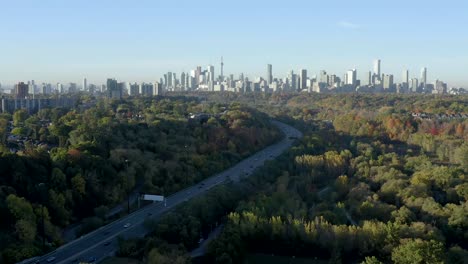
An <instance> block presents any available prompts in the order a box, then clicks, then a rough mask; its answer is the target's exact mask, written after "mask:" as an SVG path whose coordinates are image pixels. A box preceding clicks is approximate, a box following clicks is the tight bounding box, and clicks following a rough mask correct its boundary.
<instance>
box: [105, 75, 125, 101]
mask: <svg viewBox="0 0 468 264" xmlns="http://www.w3.org/2000/svg"><path fill="white" fill-rule="evenodd" d="M123 86H124V83H121V84H119V83H117V80H115V79H107V97H108V98H113V99H122V90H123Z"/></svg>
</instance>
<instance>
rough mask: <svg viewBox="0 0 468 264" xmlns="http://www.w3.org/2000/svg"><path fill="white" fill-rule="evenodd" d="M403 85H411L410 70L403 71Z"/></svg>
mask: <svg viewBox="0 0 468 264" xmlns="http://www.w3.org/2000/svg"><path fill="white" fill-rule="evenodd" d="M401 82H402V83H406V84H409V71H408V70H404V71H403V75H402V80H401Z"/></svg>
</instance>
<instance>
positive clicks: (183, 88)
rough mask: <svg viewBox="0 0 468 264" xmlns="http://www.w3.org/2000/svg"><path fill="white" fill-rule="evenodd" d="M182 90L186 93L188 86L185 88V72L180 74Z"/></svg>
mask: <svg viewBox="0 0 468 264" xmlns="http://www.w3.org/2000/svg"><path fill="white" fill-rule="evenodd" d="M180 88H181V90H182V91H185V89H186V86H185V72H182V73H181V74H180Z"/></svg>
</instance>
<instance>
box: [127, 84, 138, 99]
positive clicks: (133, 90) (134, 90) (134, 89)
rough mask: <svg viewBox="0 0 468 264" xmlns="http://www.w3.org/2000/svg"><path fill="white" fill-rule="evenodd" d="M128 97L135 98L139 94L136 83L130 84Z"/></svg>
mask: <svg viewBox="0 0 468 264" xmlns="http://www.w3.org/2000/svg"><path fill="white" fill-rule="evenodd" d="M129 93H130V96H137V95H139V94H140V87H139V85H138V84H137V83H133V84H130V91H129Z"/></svg>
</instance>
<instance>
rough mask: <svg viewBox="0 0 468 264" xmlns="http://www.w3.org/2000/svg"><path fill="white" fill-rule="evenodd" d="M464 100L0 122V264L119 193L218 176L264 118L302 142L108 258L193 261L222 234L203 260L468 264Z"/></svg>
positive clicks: (340, 99) (258, 97)
mask: <svg viewBox="0 0 468 264" xmlns="http://www.w3.org/2000/svg"><path fill="white" fill-rule="evenodd" d="M467 102H468V97H466V96H439V95H395V94H382V95H369V94H346V95H342V94H340V95H333V94H330V95H326V94H325V95H324V94H281V93H278V94H262V93H250V94H234V93H194V94H187V95H184V96H182V95H177V94H173V95H171V96H168V97H164V98H158V99H154V98H153V99H150V98H146V99H144V98H131V99H127V100H124V101H106V100H95V99H94V98H82V100H81V102H80V104H79V105H78V107H77V108H76V109H75V110H72V111H65V110H63V109H45V110H42V111H40V112H39V113H37V114H34V115H30V114H28V113H27V112H24V111H18V112H16V113H14V114H13V115H6V114H4V115H0V124H2V125H4V126H1V129H2V130H0V139H1V140H2V141H1V142H2V145H1V147H2V154H1V156H0V175H2V178H1V179H0V180H1V182H0V195H1V196H2V199H1V200H0V202H1V204H0V210H2V211H1V214H2V216H3V215H5V216H7V217H3V218H2V219H1V220H0V228H1V229H0V230H1V232H0V235H1V236H2V238H4V239H2V240H1V242H0V244H1V246H0V249H2V252H1V253H2V258H3V261H5V262H14V261H17V260H19V259H22V258H26V257H28V256H33V255H35V254H40V253H41V252H42V250H49V249H50V248H53V247H55V246H57V245H59V244H60V243H62V241H61V240H62V239H61V236H60V232H61V230H62V229H63V228H65V227H66V226H67V225H69V224H70V223H76V222H79V221H84V222H85V223H88V224H90V225H91V226H98V225H99V224H102V223H104V222H105V217H103V215H105V214H106V212H107V211H108V210H109V208H111V207H112V206H113V205H115V204H118V203H119V202H121V201H122V200H124V199H125V197H126V194H127V192H128V190H129V189H130V190H135V189H139V188H141V190H143V191H145V192H149V193H158V194H164V195H167V194H170V193H173V192H175V191H177V190H179V189H181V188H184V187H185V186H189V185H191V184H194V183H196V182H198V181H200V180H202V179H203V178H205V177H208V176H210V175H211V174H213V173H215V172H217V171H220V170H222V169H224V168H227V167H229V166H230V165H232V164H234V163H236V162H238V161H239V160H241V159H242V158H244V157H246V156H248V155H250V154H252V153H253V152H255V151H256V150H259V149H261V148H263V147H265V146H267V145H269V144H271V143H273V142H275V141H276V140H278V139H279V138H280V136H281V135H280V133H279V132H278V131H277V130H276V129H275V128H274V127H273V126H272V125H271V124H270V123H269V119H270V118H273V119H277V120H280V121H283V122H285V123H288V124H290V125H292V126H294V127H295V128H297V129H300V130H301V131H302V132H303V133H304V137H303V138H302V139H300V140H298V141H297V142H296V144H295V146H294V147H292V148H291V149H290V150H289V151H287V152H286V153H284V154H283V155H282V156H280V157H279V158H277V159H276V160H275V161H272V162H267V163H266V164H265V166H263V167H262V168H259V169H257V170H256V172H255V173H254V175H253V176H252V177H250V178H248V179H246V180H245V181H243V182H241V183H239V184H229V185H227V186H220V187H218V188H215V189H213V190H212V191H210V192H208V193H207V194H206V195H203V196H202V197H198V198H196V199H193V200H190V201H188V202H186V203H184V204H183V205H182V206H180V207H178V208H177V209H176V210H173V211H171V212H169V213H168V214H166V215H165V216H164V217H162V218H161V219H160V220H159V221H157V222H148V223H147V228H148V230H149V231H150V234H149V235H148V236H147V237H145V238H143V239H132V240H120V249H119V251H118V256H124V257H130V258H133V259H135V260H137V261H140V262H142V263H190V262H192V261H194V262H196V261H197V260H191V259H190V255H189V252H190V251H191V250H193V249H195V248H197V247H198V241H199V239H200V237H206V236H207V235H208V234H209V233H210V232H211V231H212V230H213V228H215V227H218V226H220V225H221V226H222V231H221V233H220V235H219V236H218V237H217V238H216V239H215V240H213V241H212V242H210V243H209V245H208V251H207V255H206V256H205V257H204V258H203V259H202V262H203V263H242V262H244V261H246V260H247V259H250V258H251V257H252V256H257V257H261V256H265V255H268V256H271V255H272V254H273V255H275V256H278V255H279V256H287V257H292V256H294V257H303V258H306V259H310V260H312V261H315V260H319V261H320V260H322V261H325V262H328V263H349V262H351V263H465V261H466V259H468V257H467V247H468V244H467V243H466V241H468V224H467V223H468V179H467V175H468V143H467V142H468V103H467ZM24 139H26V140H24ZM18 140H20V141H19V142H18ZM12 151H13V152H15V153H12ZM42 219H44V226H45V232H43V231H42V225H41V220H42ZM11 230H14V232H10V231H11ZM44 233H45V235H43V234H44ZM43 237H45V238H46V248H45V249H44V248H43V247H42V244H41V242H42V238H43Z"/></svg>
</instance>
